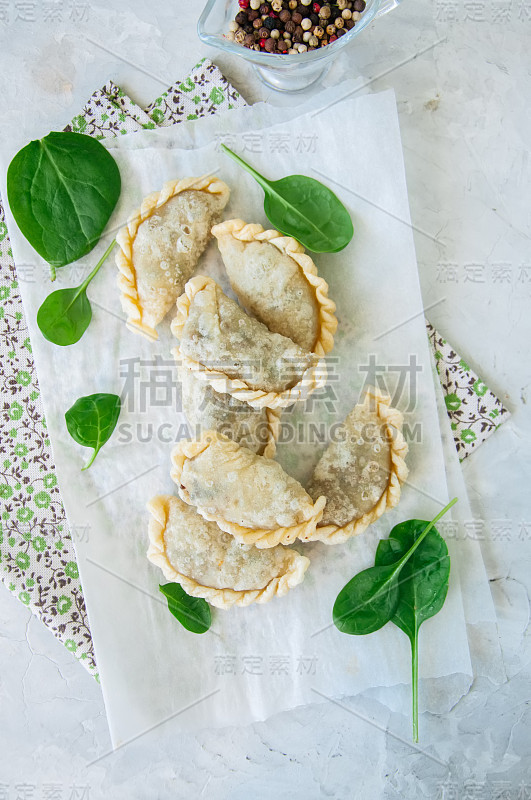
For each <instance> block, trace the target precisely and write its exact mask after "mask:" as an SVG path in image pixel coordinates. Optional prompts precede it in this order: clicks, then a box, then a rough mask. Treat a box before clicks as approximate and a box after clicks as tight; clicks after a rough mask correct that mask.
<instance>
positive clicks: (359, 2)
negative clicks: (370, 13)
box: [353, 0, 367, 14]
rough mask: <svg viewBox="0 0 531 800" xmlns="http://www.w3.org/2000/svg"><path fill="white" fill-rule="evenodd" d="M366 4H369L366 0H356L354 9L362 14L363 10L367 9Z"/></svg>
mask: <svg viewBox="0 0 531 800" xmlns="http://www.w3.org/2000/svg"><path fill="white" fill-rule="evenodd" d="M366 5H367V4H366V2H365V0H354V5H353V9H354V11H359V12H360V14H361V12H362V11H365V6H366Z"/></svg>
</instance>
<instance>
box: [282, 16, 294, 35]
mask: <svg viewBox="0 0 531 800" xmlns="http://www.w3.org/2000/svg"><path fill="white" fill-rule="evenodd" d="M296 27H297V26H296V25H295V23H294V22H293V20H291V19H290V21H289V22H286V24H285V25H284V30H285V31H286V33H293V31H294V30H295V28H296Z"/></svg>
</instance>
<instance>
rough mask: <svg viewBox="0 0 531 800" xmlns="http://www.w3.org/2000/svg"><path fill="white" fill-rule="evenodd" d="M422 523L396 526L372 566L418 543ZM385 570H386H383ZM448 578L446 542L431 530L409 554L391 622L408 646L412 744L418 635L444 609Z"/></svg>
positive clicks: (415, 730)
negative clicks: (408, 643)
mask: <svg viewBox="0 0 531 800" xmlns="http://www.w3.org/2000/svg"><path fill="white" fill-rule="evenodd" d="M427 525H428V522H427V521H426V520H420V519H411V520H408V521H407V522H402V523H401V524H400V525H396V526H395V527H394V528H393V530H392V531H391V533H390V534H389V539H385V540H382V541H381V542H380V543H379V545H378V549H377V550H376V557H375V563H376V564H378V565H379V566H381V567H383V568H384V569H385V566H383V565H391V564H394V563H396V562H397V561H399V560H400V559H401V558H402V557H403V555H404V554H405V553H406V552H407V551H408V550H409V549H410V548H411V547H412V546H413V544H414V542H415V541H418V539H420V537H421V536H422V533H423V532H424V531H425V530H426V526H427ZM387 568H389V567H388V566H387ZM449 577H450V556H449V555H448V548H447V546H446V542H445V541H444V539H443V538H442V536H441V535H440V534H439V532H438V531H437V529H436V528H432V529H431V530H430V531H429V533H428V534H427V536H426V537H425V538H424V540H423V541H422V543H421V545H420V546H419V547H418V549H417V550H416V551H415V552H414V553H413V555H412V556H411V558H410V559H409V561H408V562H407V564H405V565H404V568H403V570H402V573H401V575H400V585H399V592H398V603H397V605H396V608H395V610H394V613H393V615H392V617H391V622H393V623H394V624H395V625H397V626H398V627H399V628H400V630H402V631H404V633H405V634H406V636H407V637H408V638H409V641H410V644H411V684H412V699H413V740H414V741H415V742H418V735H419V734H418V730H419V723H418V670H419V663H418V635H419V628H420V626H421V625H422V623H423V622H425V620H427V619H430V617H434V616H435V614H437V613H438V612H439V611H440V610H441V608H442V607H443V605H444V601H445V599H446V595H447V592H448V579H449Z"/></svg>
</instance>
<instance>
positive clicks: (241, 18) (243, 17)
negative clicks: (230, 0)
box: [235, 11, 249, 25]
mask: <svg viewBox="0 0 531 800" xmlns="http://www.w3.org/2000/svg"><path fill="white" fill-rule="evenodd" d="M235 19H236V22H237V23H238V25H246V24H247V20H248V19H249V17H248V16H247V14H246V13H245V11H240V12H239V13H238V14H236V17H235Z"/></svg>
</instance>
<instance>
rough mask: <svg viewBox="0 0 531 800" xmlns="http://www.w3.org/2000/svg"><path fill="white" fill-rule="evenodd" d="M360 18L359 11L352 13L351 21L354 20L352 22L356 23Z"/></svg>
mask: <svg viewBox="0 0 531 800" xmlns="http://www.w3.org/2000/svg"><path fill="white" fill-rule="evenodd" d="M360 17H361V14H360V12H359V11H353V12H352V19H353V20H354V22H357V21H358V20H359V18H360Z"/></svg>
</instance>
